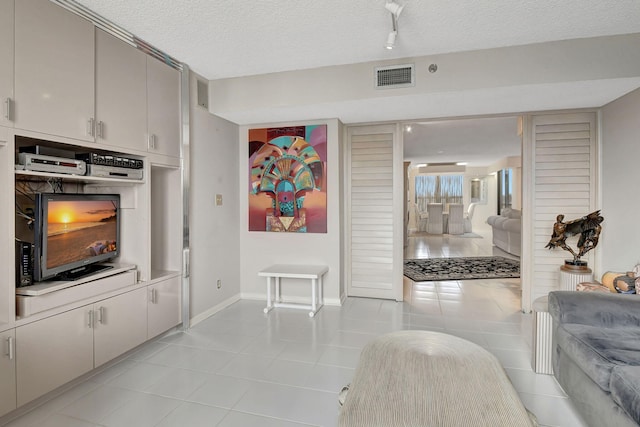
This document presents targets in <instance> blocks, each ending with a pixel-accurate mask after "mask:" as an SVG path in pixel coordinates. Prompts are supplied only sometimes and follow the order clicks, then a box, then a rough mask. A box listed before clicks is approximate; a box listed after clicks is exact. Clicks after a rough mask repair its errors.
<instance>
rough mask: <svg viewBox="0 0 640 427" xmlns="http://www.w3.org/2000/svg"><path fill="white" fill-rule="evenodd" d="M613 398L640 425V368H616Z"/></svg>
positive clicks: (613, 373) (612, 385) (612, 390)
mask: <svg viewBox="0 0 640 427" xmlns="http://www.w3.org/2000/svg"><path fill="white" fill-rule="evenodd" d="M611 397H612V398H613V400H614V402H616V403H617V404H618V406H620V407H621V408H622V409H624V411H625V412H626V413H627V415H629V416H630V417H631V418H633V419H634V420H635V422H637V423H638V424H640V366H616V367H615V368H613V372H612V373H611Z"/></svg>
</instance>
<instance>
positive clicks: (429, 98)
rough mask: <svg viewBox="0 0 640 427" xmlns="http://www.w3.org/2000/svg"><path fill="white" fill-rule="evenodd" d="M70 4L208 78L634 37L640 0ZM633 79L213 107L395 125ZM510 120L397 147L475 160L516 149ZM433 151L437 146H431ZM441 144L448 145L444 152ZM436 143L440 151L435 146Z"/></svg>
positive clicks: (550, 103) (456, 126) (437, 130)
mask: <svg viewBox="0 0 640 427" xmlns="http://www.w3.org/2000/svg"><path fill="white" fill-rule="evenodd" d="M385 1H386V0H322V1H314V0H233V1H232V0H136V1H130V0H109V1H104V0H77V2H78V3H81V4H83V5H85V6H87V7H88V8H89V9H91V10H93V11H95V12H96V13H98V14H100V15H102V16H103V17H105V18H107V19H109V20H111V21H112V22H114V23H116V24H118V25H119V26H121V27H123V28H124V29H126V30H128V31H130V32H131V33H133V34H135V35H136V36H138V37H139V38H141V39H143V40H145V41H147V42H149V43H151V44H152V45H154V46H156V47H157V48H159V49H161V50H163V51H165V52H166V53H168V54H169V55H171V56H173V57H175V58H176V59H178V60H179V61H182V62H184V63H186V64H188V65H189V67H190V68H191V69H192V70H194V71H195V72H197V73H198V74H200V75H202V76H203V77H205V78H207V79H210V80H217V79H224V78H230V77H241V76H250V75H257V74H266V73H275V72H281V71H290V70H305V69H311V68H316V67H325V66H331V65H346V64H356V63H363V62H372V61H382V60H391V59H399V58H412V57H420V56H428V55H435V54H443V53H452V52H464V51H470V50H480V49H488V48H496V47H506V46H516V45H525V44H532V43H540V42H548V41H554V40H569V39H577V38H586V37H596V36H606V35H616V34H631V33H640V0H561V1H559V0H455V1H452V0H396V1H397V2H398V3H400V4H404V5H405V8H404V11H403V12H402V15H401V16H400V18H399V35H398V38H397V43H396V48H395V49H393V50H387V49H384V44H385V42H386V38H387V34H388V32H389V31H390V30H391V16H390V14H389V12H388V11H387V10H386V9H385V8H384V4H385ZM638 86H640V74H638V75H637V76H635V77H630V78H626V79H601V80H593V81H579V82H571V81H568V82H563V83H555V84H554V83H550V84H536V85H528V86H527V85H520V86H513V87H501V88H500V87H498V88H487V89H481V90H476V91H469V90H466V91H465V90H460V91H454V92H447V93H433V94H426V95H421V96H398V97H392V98H385V99H380V98H369V99H357V100H356V99H354V100H346V101H340V102H325V103H316V104H314V103H313V102H312V101H311V102H309V103H308V104H306V105H304V106H300V105H294V106H279V107H276V106H269V107H268V108H267V107H265V108H261V109H260V108H258V109H255V110H251V109H250V108H247V109H244V110H238V111H233V112H225V113H219V114H220V115H221V116H222V117H224V118H226V119H228V120H231V121H233V122H235V123H238V124H254V123H273V122H287V121H289V122H291V121H300V120H310V119H321V118H328V117H330V118H339V119H340V120H341V121H342V122H344V123H364V122H381V121H404V122H405V123H408V122H410V121H412V120H420V119H426V118H446V117H463V116H474V115H493V114H505V113H515V112H527V111H541V110H554V109H558V110H560V109H571V108H583V107H599V106H601V105H604V104H606V103H608V102H610V101H611V100H613V99H615V98H617V97H619V96H622V95H624V94H625V93H627V92H629V91H631V90H633V89H635V88H637V87H638ZM514 123H515V118H513V117H512V118H510V119H505V118H500V119H493V120H492V119H486V120H471V121H457V120H455V121H442V122H440V123H439V124H430V125H427V126H414V131H413V132H412V134H411V135H409V134H406V141H405V155H406V157H407V159H411V160H413V161H414V163H415V162H417V163H422V162H424V161H431V162H434V161H437V162H448V161H468V162H469V165H470V166H486V165H488V164H490V163H492V162H494V161H495V160H496V159H498V158H501V157H504V156H508V155H517V153H518V152H519V149H518V148H517V144H515V143H513V140H514V137H515V136H516V133H515V129H514V126H515V125H514ZM439 147H440V148H439ZM445 147H449V148H445ZM439 151H442V153H439Z"/></svg>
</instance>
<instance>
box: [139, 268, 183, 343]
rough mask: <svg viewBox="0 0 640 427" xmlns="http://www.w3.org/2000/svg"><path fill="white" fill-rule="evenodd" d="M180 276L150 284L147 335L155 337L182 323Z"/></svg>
mask: <svg viewBox="0 0 640 427" xmlns="http://www.w3.org/2000/svg"><path fill="white" fill-rule="evenodd" d="M180 289H181V288H180V277H173V278H171V279H168V280H163V281H161V282H158V283H155V284H153V285H149V291H148V296H147V298H148V301H149V303H148V309H147V319H148V326H147V336H148V337H149V338H153V337H155V336H157V335H159V334H161V333H163V332H164V331H166V330H167V329H169V328H171V327H173V326H175V325H177V324H178V323H180Z"/></svg>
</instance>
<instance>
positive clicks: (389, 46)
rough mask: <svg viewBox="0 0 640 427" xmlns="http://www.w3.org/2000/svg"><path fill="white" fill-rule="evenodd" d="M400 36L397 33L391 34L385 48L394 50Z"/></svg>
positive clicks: (392, 32)
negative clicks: (397, 37)
mask: <svg viewBox="0 0 640 427" xmlns="http://www.w3.org/2000/svg"><path fill="white" fill-rule="evenodd" d="M397 35H398V33H397V32H395V31H391V32H390V33H389V35H388V36H387V44H386V45H385V47H386V48H387V49H393V47H394V46H395V45H396V36H397Z"/></svg>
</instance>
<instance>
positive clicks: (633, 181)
mask: <svg viewBox="0 0 640 427" xmlns="http://www.w3.org/2000/svg"><path fill="white" fill-rule="evenodd" d="M601 117H602V168H601V171H602V172H601V177H602V186H601V189H602V190H601V192H602V199H601V200H602V203H601V204H600V205H599V206H598V207H599V208H601V209H602V216H604V222H603V223H602V234H601V235H600V244H599V245H598V247H597V248H596V249H595V250H596V251H597V252H598V254H599V255H600V256H601V260H602V261H601V264H600V265H601V269H602V271H600V272H596V273H597V275H596V277H595V278H596V279H599V278H600V277H599V276H601V275H602V273H604V272H606V271H628V270H630V269H631V268H632V267H633V266H635V265H636V264H637V263H638V262H640V253H639V251H638V249H637V243H638V242H639V241H640V227H639V226H638V218H639V212H640V196H639V195H638V187H639V186H640V178H638V177H639V176H640V175H639V174H638V169H639V167H640V166H639V162H638V161H639V159H640V120H638V117H640V89H639V90H635V91H633V92H631V93H629V94H627V95H625V96H623V97H622V98H619V99H617V100H615V101H613V102H611V103H610V104H608V105H606V106H605V107H603V108H602V116H601Z"/></svg>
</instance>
